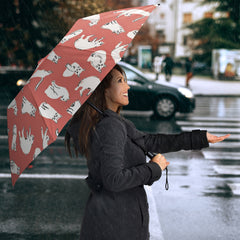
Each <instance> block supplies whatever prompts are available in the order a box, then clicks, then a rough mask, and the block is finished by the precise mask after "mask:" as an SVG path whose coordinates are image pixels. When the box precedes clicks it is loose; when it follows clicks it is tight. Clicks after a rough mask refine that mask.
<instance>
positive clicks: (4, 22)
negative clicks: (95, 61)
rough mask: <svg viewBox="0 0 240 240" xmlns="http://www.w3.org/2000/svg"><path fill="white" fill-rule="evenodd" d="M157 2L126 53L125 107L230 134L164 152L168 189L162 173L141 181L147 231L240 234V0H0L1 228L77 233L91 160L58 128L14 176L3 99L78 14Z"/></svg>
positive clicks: (153, 123)
mask: <svg viewBox="0 0 240 240" xmlns="http://www.w3.org/2000/svg"><path fill="white" fill-rule="evenodd" d="M158 3H160V6H159V7H157V8H156V10H155V11H154V12H153V13H152V14H151V16H150V17H149V19H148V21H147V22H146V23H145V24H144V26H143V27H142V29H141V30H140V31H139V33H138V34H137V35H136V37H135V38H134V40H133V42H132V43H131V45H130V46H129V48H128V50H127V51H126V53H125V55H124V57H123V63H122V65H121V66H122V67H124V70H125V71H126V73H127V77H128V80H129V85H131V91H132V92H131V93H132V96H133V98H132V99H130V100H131V104H130V105H129V107H128V108H125V109H124V111H123V113H122V114H123V115H124V116H125V117H126V118H128V119H130V120H131V121H133V123H134V124H135V125H136V127H137V128H138V129H139V130H141V131H145V132H150V133H154V134H155V133H167V134H175V133H180V132H181V131H191V130H192V129H202V130H204V129H206V130H208V131H209V132H211V133H213V134H216V135H223V134H227V133H231V136H230V137H229V138H228V139H227V140H226V141H224V142H222V143H219V144H215V145H210V147H209V148H207V149H203V150H201V151H190V152H185V151H180V152H179V153H168V154H166V156H165V157H166V158H167V159H168V160H169V161H170V163H171V164H170V166H169V183H170V189H169V190H168V191H165V190H164V177H163V178H162V179H161V180H160V181H158V182H156V183H154V184H153V186H152V187H151V189H147V193H148V196H149V204H150V216H151V219H150V220H151V224H150V233H151V240H162V239H165V240H175V239H182V240H183V239H184V240H192V239H200V240H203V239H204V240H205V239H211V240H215V239H233V240H235V239H238V238H239V234H240V231H239V224H240V220H239V215H240V209H239V204H240V197H239V196H240V120H239V117H240V1H239V0H162V1H150V0H94V1H88V0H1V1H0V99H1V101H0V143H1V144H0V239H3V240H5V239H6V240H10V239H14V240H15V239H24V240H25V239H31V240H32V239H41V240H42V239H49V240H52V239H53V240H56V239H63V240H65V239H66V240H68V239H79V231H80V226H81V221H82V216H83V211H84V206H85V203H86V200H87V197H88V194H89V190H88V188H87V186H86V184H85V181H84V178H85V177H86V175H87V167H86V160H85V158H83V157H79V158H76V157H73V158H70V157H69V156H68V154H67V153H66V150H65V148H64V134H65V129H64V130H63V131H62V132H61V133H60V135H59V137H58V139H57V141H56V142H55V143H53V144H51V145H50V146H49V147H48V148H47V149H45V150H44V151H43V152H42V153H41V154H40V155H39V156H38V157H37V158H36V160H35V161H34V162H33V164H32V165H31V166H30V167H29V168H28V169H27V170H26V171H25V172H24V173H25V175H23V176H20V178H19V180H18V182H17V183H16V185H15V187H14V188H13V187H12V186H11V179H10V169H9V156H8V136H7V106H8V105H9V103H10V102H11V101H12V99H13V98H14V97H15V96H16V94H17V93H18V92H19V90H20V89H21V88H22V86H23V85H24V84H25V82H26V81H27V80H28V79H29V77H30V76H31V75H32V73H33V70H34V69H35V68H36V66H37V63H38V61H39V60H40V59H41V58H43V57H45V56H46V55H47V54H48V53H49V52H50V51H51V50H52V49H53V48H54V47H55V46H56V45H57V43H58V42H59V41H60V40H61V39H62V38H63V36H64V35H66V33H67V32H68V30H69V29H70V28H71V26H72V25H73V24H74V22H75V21H76V20H77V19H78V18H82V17H86V16H89V15H93V14H97V13H101V12H104V11H109V10H114V9H121V8H127V7H135V6H141V5H148V4H158ZM166 59H168V60H166ZM169 59H171V60H169ZM188 59H191V72H192V75H193V76H192V78H191V80H190V82H189V84H186V73H187V72H186V71H187V70H186V65H187V60H188ZM167 62H168V63H169V62H170V63H171V64H170V65H171V74H169V73H166V68H167V67H166V66H167V64H168V63H167ZM150 90H151V91H150ZM139 91H140V92H141V94H140V96H139V94H138V93H139ZM149 93H150V94H149ZM142 94H145V95H142ZM152 94H155V95H156V96H158V97H157V98H156V101H155V102H154V103H153V102H149V101H150V100H149V99H148V96H149V95H152ZM129 96H130V98H131V94H130V95H129ZM143 96H144V97H143ZM140 101H141V104H140V106H141V107H142V106H143V105H144V108H141V107H139V102H140Z"/></svg>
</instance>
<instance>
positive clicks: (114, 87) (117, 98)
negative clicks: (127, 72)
mask: <svg viewBox="0 0 240 240" xmlns="http://www.w3.org/2000/svg"><path fill="white" fill-rule="evenodd" d="M112 76H113V79H112V81H111V86H110V87H109V88H107V89H106V90H105V98H106V103H107V108H108V109H111V110H112V111H114V112H116V111H117V109H118V108H119V107H121V106H126V105H128V103H129V101H128V89H129V88H130V87H129V86H128V84H127V82H126V79H124V77H123V75H122V74H121V73H120V72H119V71H118V70H116V69H113V70H112Z"/></svg>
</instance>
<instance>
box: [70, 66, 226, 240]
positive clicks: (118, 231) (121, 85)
mask: <svg viewBox="0 0 240 240" xmlns="http://www.w3.org/2000/svg"><path fill="white" fill-rule="evenodd" d="M128 90H129V86H128V84H127V82H126V77H125V74H124V72H123V70H122V69H121V68H120V67H119V66H118V65H116V66H115V67H114V68H113V69H112V70H111V71H110V72H109V73H108V75H107V76H106V77H105V79H104V80H103V81H102V83H101V84H100V85H99V86H98V87H97V89H96V90H95V92H94V93H93V94H92V95H91V97H90V99H89V101H90V102H91V103H93V104H94V105H95V106H96V107H97V108H99V109H100V110H101V111H103V114H99V113H98V112H97V111H96V110H95V109H94V108H92V107H91V106H90V105H89V104H88V103H87V102H85V103H84V104H83V106H82V107H81V108H80V109H79V110H78V112H77V113H76V114H75V115H74V117H73V119H72V121H71V123H70V125H69V128H68V131H67V134H66V145H67V147H68V150H69V153H70V154H71V151H70V138H73V140H74V147H75V152H76V154H78V153H80V154H83V155H85V156H86V158H87V165H88V169H89V175H88V178H87V183H88V185H89V187H90V189H91V194H90V196H89V199H88V202H87V205H86V209H85V214H84V218H83V222H82V228H81V234H80V239H81V240H85V239H86V240H123V239H124V240H147V239H149V231H148V223H149V215H148V204H147V198H146V193H145V191H144V188H143V185H151V184H152V183H153V182H154V181H157V180H158V179H159V178H160V177H161V174H162V171H163V170H164V169H165V168H166V167H167V166H168V164H169V162H167V161H166V159H165V157H164V156H163V155H161V154H158V155H156V156H155V157H154V158H153V159H152V160H151V161H150V162H149V163H146V156H145V152H144V151H143V150H142V149H145V151H152V152H161V153H166V152H170V151H178V150H181V149H185V150H188V149H201V148H203V147H207V146H208V142H211V141H212V142H217V141H221V140H223V139H224V138H225V137H226V136H225V137H216V136H213V135H211V134H209V133H206V131H199V130H197V131H193V132H190V133H181V134H179V135H163V134H155V135H153V134H145V133H142V132H140V131H138V130H137V129H136V128H135V127H134V125H133V124H132V123H131V122H130V121H128V120H126V119H124V118H123V117H121V116H120V115H119V112H120V108H121V107H122V106H125V105H127V104H128Z"/></svg>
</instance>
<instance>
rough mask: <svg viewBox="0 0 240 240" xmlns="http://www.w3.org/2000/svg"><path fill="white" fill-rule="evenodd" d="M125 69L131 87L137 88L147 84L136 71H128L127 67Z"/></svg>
mask: <svg viewBox="0 0 240 240" xmlns="http://www.w3.org/2000/svg"><path fill="white" fill-rule="evenodd" d="M123 69H124V71H125V73H126V75H127V81H128V84H129V85H132V86H137V85H143V84H145V83H146V81H145V80H144V79H143V78H142V77H141V76H140V75H138V74H137V73H135V72H134V71H132V70H130V69H127V68H125V67H123Z"/></svg>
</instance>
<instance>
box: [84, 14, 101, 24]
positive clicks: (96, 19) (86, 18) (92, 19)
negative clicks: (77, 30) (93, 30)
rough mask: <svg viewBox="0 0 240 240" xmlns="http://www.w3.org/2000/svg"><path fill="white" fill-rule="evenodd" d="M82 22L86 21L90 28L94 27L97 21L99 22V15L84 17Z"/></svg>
mask: <svg viewBox="0 0 240 240" xmlns="http://www.w3.org/2000/svg"><path fill="white" fill-rule="evenodd" d="M83 20H88V21H90V23H89V26H90V27H92V26H94V25H97V24H98V22H99V20H100V15H99V14H95V15H92V16H89V17H85V18H83Z"/></svg>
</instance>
